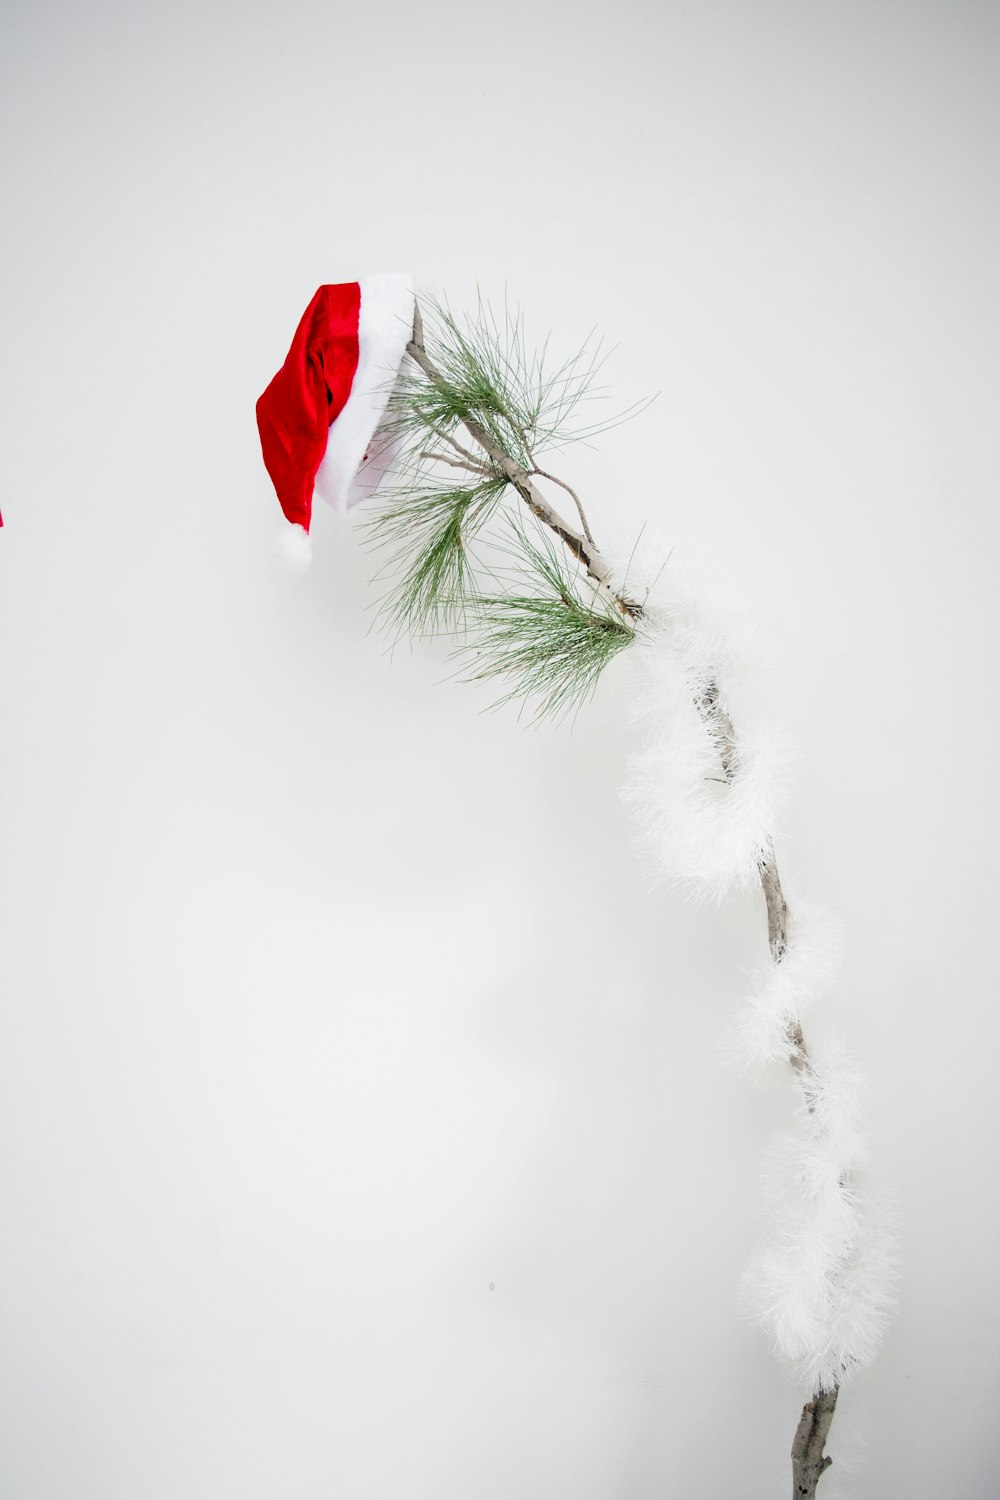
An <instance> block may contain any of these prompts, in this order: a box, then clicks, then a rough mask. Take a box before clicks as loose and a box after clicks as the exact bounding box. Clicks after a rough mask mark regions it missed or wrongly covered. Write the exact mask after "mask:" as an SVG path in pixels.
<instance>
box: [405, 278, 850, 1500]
mask: <svg viewBox="0 0 1000 1500" xmlns="http://www.w3.org/2000/svg"><path fill="white" fill-rule="evenodd" d="M406 352H407V354H408V355H409V356H410V358H411V359H412V360H413V361H414V363H415V364H417V365H418V366H419V368H420V369H421V370H423V372H424V374H425V375H426V376H427V378H428V380H431V381H433V382H435V383H436V384H441V383H442V376H441V373H440V371H439V370H438V369H437V368H436V366H435V365H434V363H433V361H432V360H431V359H430V357H429V356H428V354H427V350H426V349H425V347H424V336H423V319H422V318H421V315H420V309H419V307H417V308H415V310H414V316H413V337H412V338H411V340H410V342H409V344H407V346H406ZM464 426H465V428H466V431H467V432H468V433H469V434H470V435H471V437H472V438H473V439H474V440H475V441H476V442H477V443H478V444H479V446H480V447H481V448H482V449H483V451H484V452H485V453H486V454H487V456H488V458H489V461H490V464H491V465H492V466H493V468H494V469H495V470H497V471H498V472H499V473H502V474H503V475H505V477H506V478H507V480H508V481H509V483H510V484H511V485H513V487H514V489H515V490H516V491H517V493H518V494H519V495H520V496H521V498H522V500H523V501H524V503H525V504H526V505H527V507H528V509H529V510H530V511H531V512H532V514H533V515H535V516H537V518H538V519H539V521H541V522H542V524H543V525H544V526H547V527H548V528H549V530H550V531H552V532H554V534H555V535H556V536H557V537H558V538H559V540H560V541H561V542H562V543H563V544H564V545H565V546H566V547H567V548H568V550H569V551H570V552H571V553H572V555H573V556H574V557H575V558H576V559H577V560H578V562H580V563H581V564H582V565H583V567H584V568H585V569H586V571H587V574H588V576H589V577H590V578H591V579H592V580H593V581H594V583H595V585H596V586H597V587H598V589H600V590H602V591H603V592H604V593H605V594H606V595H607V596H608V598H609V600H610V601H611V602H613V604H614V606H615V607H616V608H617V609H619V610H620V611H621V612H622V614H624V615H626V616H628V617H630V618H637V617H638V616H640V615H641V614H642V606H641V605H639V604H637V603H636V602H635V601H634V600H630V599H627V598H625V597H624V596H622V595H619V594H618V593H616V592H615V590H614V588H613V587H612V584H611V582H610V569H609V567H608V564H607V563H606V561H605V560H604V558H603V557H602V556H601V553H600V551H599V550H598V548H597V546H596V544H595V542H594V539H593V536H592V535H591V532H590V527H589V526H588V525H587V519H586V516H585V515H584V512H583V507H582V505H581V504H580V500H579V497H578V495H577V494H576V492H575V491H574V490H572V489H570V487H569V485H568V484H565V483H563V481H562V480H561V479H556V477H555V475H553V474H546V473H545V472H544V471H543V470H541V469H537V468H535V469H532V471H531V473H529V472H528V470H527V469H525V468H523V467H522V466H521V465H520V464H518V463H516V462H515V460H514V459H512V458H511V457H510V455H509V454H507V453H505V452H504V451H503V449H502V448H501V447H500V446H499V444H498V443H496V442H495V441H494V440H493V438H492V436H491V435H490V433H489V432H487V431H486V429H485V428H483V427H482V426H481V425H480V424H479V423H478V422H477V421H476V420H475V419H474V418H473V417H466V418H465V420H464ZM441 435H442V436H444V434H441ZM447 441H448V442H449V443H450V444H451V445H452V447H454V448H457V449H458V451H459V452H460V453H463V454H464V455H465V457H466V458H472V455H471V454H470V453H469V452H468V451H467V450H466V449H464V448H462V447H461V445H460V444H458V443H456V442H455V440H454V439H453V438H448V439H447ZM532 474H538V475H540V476H541V477H542V478H544V479H549V480H552V481H553V482H554V483H555V484H558V485H560V486H561V487H562V488H563V489H565V490H566V491H568V493H569V494H570V495H571V496H572V497H573V500H574V501H575V503H576V507H577V511H578V512H579V515H580V521H581V525H582V526H583V532H582V533H581V532H578V531H576V530H574V528H573V527H572V526H570V525H569V523H568V522H567V521H564V520H563V518H562V517H561V516H560V515H559V514H558V512H557V511H555V510H553V508H552V506H550V505H549V503H548V501H547V500H546V499H545V498H544V496H543V495H541V494H540V493H539V491H538V489H537V488H536V487H535V486H534V485H533V484H532V482H531V478H532ZM695 706H696V708H697V709H698V712H699V713H700V714H701V716H702V718H703V719H704V720H705V722H706V723H707V724H708V726H709V728H710V729H711V732H712V734H713V736H714V738H715V740H716V743H717V747H718V754H719V761H720V764H721V766H722V771H723V775H724V776H725V779H726V781H727V782H731V781H732V780H733V777H734V776H735V775H736V774H737V756H736V735H735V731H734V728H733V723H732V720H731V719H730V717H729V715H728V713H727V712H726V710H725V708H724V707H723V706H722V704H721V702H720V699H719V688H718V684H717V683H715V682H712V683H709V685H708V687H707V688H706V689H705V691H704V692H703V693H702V694H701V696H700V697H699V698H698V699H697V700H696V704H695ZM758 872H759V876H760V885H761V891H762V892H763V896H764V905H765V908H766V911H767V942H768V948H769V950H770V953H771V961H772V962H773V963H775V964H780V963H781V962H782V961H783V959H784V957H785V952H786V950H787V947H788V903H787V901H786V900H785V895H784V892H783V891H782V888H781V877H780V875H779V873H778V864H777V860H776V858H775V855H774V851H773V849H772V850H769V851H768V853H767V855H766V857H764V858H763V859H761V861H760V863H759V866H758ZM786 1034H787V1037H788V1043H789V1059H788V1060H789V1063H790V1065H791V1067H792V1069H793V1070H794V1072H795V1074H796V1075H797V1077H798V1080H799V1084H800V1087H801V1088H802V1092H803V1096H804V1099H805V1104H806V1107H807V1109H808V1110H809V1111H810V1113H811V1112H812V1110H813V1107H814V1101H813V1097H812V1089H811V1088H810V1083H811V1081H812V1076H813V1070H812V1061H811V1058H810V1056H809V1049H808V1047H807V1046H806V1042H805V1037H804V1036H803V1034H802V1027H801V1026H800V1025H799V1023H798V1021H793V1022H791V1023H790V1024H789V1027H788V1030H787V1033H786ZM838 1394H839V1390H838V1388H837V1387H834V1389H833V1390H832V1391H819V1392H817V1393H816V1395H815V1396H814V1397H813V1398H812V1400H811V1401H807V1402H806V1404H805V1406H804V1407H803V1408H802V1415H801V1417H800V1418H799V1423H798V1427H797V1428H796V1431H795V1441H794V1443H793V1444H792V1454H791V1458H792V1483H793V1489H792V1497H793V1500H814V1496H815V1494H816V1486H817V1484H818V1483H819V1480H820V1478H821V1476H822V1475H823V1474H824V1473H825V1472H826V1470H827V1469H828V1468H829V1467H830V1465H831V1464H832V1462H833V1460H832V1459H831V1458H829V1457H828V1456H826V1455H825V1454H824V1452H823V1448H824V1446H825V1444H826V1440H827V1436H828V1434H829V1431H830V1424H831V1423H832V1421H833V1414H834V1411H835V1410H836V1406H837V1396H838Z"/></svg>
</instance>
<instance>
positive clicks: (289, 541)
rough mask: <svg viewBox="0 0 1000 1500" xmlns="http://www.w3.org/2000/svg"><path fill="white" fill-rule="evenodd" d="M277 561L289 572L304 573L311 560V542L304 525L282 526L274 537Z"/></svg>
mask: <svg viewBox="0 0 1000 1500" xmlns="http://www.w3.org/2000/svg"><path fill="white" fill-rule="evenodd" d="M274 550H275V552H276V554H277V557H278V561H279V562H280V563H281V564H282V565H283V566H284V567H286V568H287V569H288V571H289V572H290V573H304V572H305V570H306V568H308V566H309V564H310V563H311V562H312V542H311V541H310V540H309V533H308V531H307V530H306V529H305V527H304V526H298V525H294V526H293V525H288V526H283V527H282V528H281V530H280V532H279V533H278V535H277V537H276V538H275V548H274Z"/></svg>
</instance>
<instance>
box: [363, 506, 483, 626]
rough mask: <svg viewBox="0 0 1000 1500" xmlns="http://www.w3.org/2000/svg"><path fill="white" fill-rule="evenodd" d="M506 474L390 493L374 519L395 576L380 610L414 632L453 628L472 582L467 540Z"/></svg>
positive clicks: (372, 530) (375, 536)
mask: <svg viewBox="0 0 1000 1500" xmlns="http://www.w3.org/2000/svg"><path fill="white" fill-rule="evenodd" d="M503 489H504V481H502V480H492V479H491V480H486V481H484V482H483V483H482V484H479V485H473V486H459V485H454V486H446V485H440V486H436V487H435V486H429V485H425V486H423V487H421V488H416V489H403V490H399V491H397V492H394V493H390V495H389V496H388V497H387V500H386V503H385V505H384V506H383V508H382V509H381V510H380V511H379V512H377V513H376V514H375V516H374V517H373V519H372V521H371V523H370V536H371V538H372V540H373V541H374V542H375V543H376V544H377V545H386V546H388V548H389V549H390V557H389V561H388V564H387V566H386V568H385V569H384V570H383V574H382V575H380V576H388V577H390V578H391V580H392V582H391V584H390V588H389V591H388V593H387V595H386V598H385V599H384V601H383V605H382V614H383V617H384V618H385V619H387V620H388V621H389V622H391V624H392V626H393V627H394V628H395V629H396V630H398V631H407V632H409V633H410V634H413V635H425V634H428V633H430V632H433V631H436V630H440V629H442V628H445V629H453V628H455V627H456V626H457V625H458V624H459V623H460V620H461V617H462V615H463V612H464V608H465V604H464V601H465V597H466V594H467V593H468V591H469V588H470V586H471V582H472V570H471V558H470V555H469V543H470V542H471V541H472V539H473V538H474V536H475V535H476V533H477V531H478V530H479V528H480V527H481V526H482V524H483V522H484V521H485V520H486V518H487V516H489V514H490V513H491V512H492V511H493V509H494V508H495V506H496V504H497V501H498V500H499V497H500V495H501V493H502V492H503Z"/></svg>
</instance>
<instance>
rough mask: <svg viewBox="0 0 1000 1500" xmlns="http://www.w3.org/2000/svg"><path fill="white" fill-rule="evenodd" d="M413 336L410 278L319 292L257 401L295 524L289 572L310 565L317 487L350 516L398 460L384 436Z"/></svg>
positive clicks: (270, 466) (286, 538)
mask: <svg viewBox="0 0 1000 1500" xmlns="http://www.w3.org/2000/svg"><path fill="white" fill-rule="evenodd" d="M412 329H413V283H412V281H411V279H410V277H409V276H405V275H399V274H395V273H392V274H387V275H382V276H365V277H362V279H361V280H360V281H348V282H344V283H342V284H341V285H339V286H321V287H320V289H319V291H318V292H317V293H316V295H315V297H314V298H313V299H312V301H311V302H310V304H309V306H308V307H307V308H306V310H305V312H304V313H303V314H302V318H301V320H300V322H299V326H298V328H296V330H295V337H294V338H293V339H292V347H291V348H290V349H289V351H288V356H287V358H286V359H285V363H284V364H283V365H282V367H281V369H280V370H279V371H278V373H277V375H275V377H274V379H273V380H272V381H271V384H270V385H269V386H268V388H267V390H266V391H265V392H264V394H263V395H262V396H261V398H260V400H259V401H258V402H257V427H258V430H259V431H260V446H261V450H262V452H263V455H264V465H265V467H266V469H267V472H268V473H269V474H270V476H271V482H272V483H273V485H274V488H275V491H276V493H277V496H278V500H279V502H280V504H281V509H282V510H283V511H284V513H285V519H286V520H287V521H288V523H289V524H288V526H287V527H285V528H284V533H283V536H282V538H281V542H280V546H281V552H282V555H283V557H284V560H285V561H286V562H287V563H288V564H289V566H291V567H299V568H305V567H308V565H309V560H310V557H311V545H310V541H309V524H310V521H311V520H312V501H313V489H314V487H315V489H316V491H317V492H318V493H319V494H320V495H321V496H322V498H323V499H324V500H326V501H327V503H328V504H329V505H332V506H333V508H334V510H338V511H348V510H350V509H351V508H352V507H353V506H355V505H357V504H358V503H359V502H360V501H361V500H364V499H366V498H367V497H368V496H369V495H370V494H371V493H372V491H373V490H374V489H375V488H376V487H377V485H378V483H379V481H380V479H381V478H382V476H383V474H384V472H385V470H386V468H387V467H388V465H389V463H390V461H391V459H392V456H393V452H394V444H393V443H392V441H391V438H390V437H387V436H386V435H384V434H380V435H379V436H376V431H377V428H378V425H379V422H380V421H381V420H382V417H383V416H384V414H385V408H386V405H387V403H388V400H389V394H390V392H391V390H392V386H393V382H394V381H395V378H396V375H397V373H398V371H399V366H400V364H401V363H402V360H403V355H404V354H405V352H406V345H407V343H408V342H409V339H410V337H411V333H412Z"/></svg>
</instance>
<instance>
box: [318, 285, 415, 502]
mask: <svg viewBox="0 0 1000 1500" xmlns="http://www.w3.org/2000/svg"><path fill="white" fill-rule="evenodd" d="M359 285H360V287H361V310H360V313H359V315H358V368H357V370H356V371H355V372H354V382H353V384H352V386H351V394H350V395H349V396H348V398H347V402H346V404H345V406H344V409H343V411H342V412H341V413H340V416H339V417H337V419H336V421H335V422H334V423H333V425H332V427H331V428H330V435H329V437H328V438H327V444H326V454H325V455H324V458H323V462H322V463H321V464H320V466H319V472H318V473H317V475H316V492H317V494H319V495H321V496H322V498H323V499H324V500H325V501H326V502H327V504H328V505H332V506H333V509H334V510H336V511H341V512H344V511H348V510H350V509H351V508H352V507H353V506H355V505H357V504H359V502H360V501H362V500H365V499H367V497H368V496H369V495H370V494H371V492H372V490H373V489H374V488H375V487H376V485H377V484H378V482H379V480H380V479H381V478H382V475H383V473H384V472H385V469H386V468H387V467H388V463H389V461H390V460H391V458H392V456H393V454H394V451H395V450H394V445H392V444H391V443H387V442H385V441H384V440H383V441H382V442H380V443H378V444H377V445H376V447H375V448H372V439H373V437H374V436H375V431H376V428H377V427H378V424H379V422H380V421H381V420H382V417H383V415H384V413H385V408H386V406H387V404H388V401H389V393H390V391H391V390H392V386H393V383H394V381H395V379H396V376H397V374H398V371H399V367H400V365H401V363H402V361H403V355H404V354H405V353H406V345H407V343H408V342H409V339H410V333H411V330H412V328H413V281H412V278H411V277H409V276H407V275H404V274H402V273H400V272H387V273H386V274H384V275H381V276H363V277H362V278H361V279H360V282H359ZM370 450H371V451H370ZM366 459H367V462H366V461H365V460H366ZM362 465H363V466H364V467H363V469H362ZM359 471H361V472H360V473H359Z"/></svg>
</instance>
